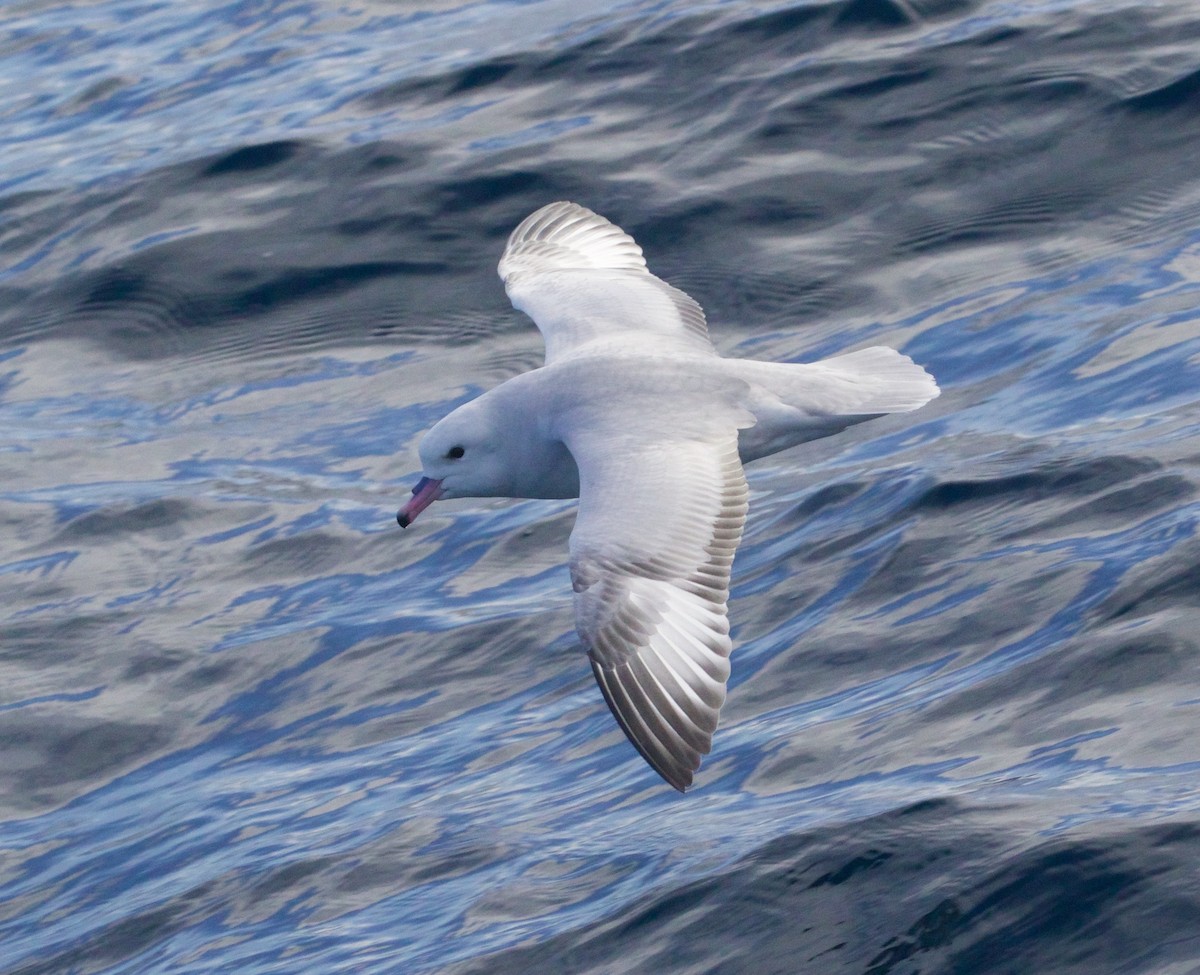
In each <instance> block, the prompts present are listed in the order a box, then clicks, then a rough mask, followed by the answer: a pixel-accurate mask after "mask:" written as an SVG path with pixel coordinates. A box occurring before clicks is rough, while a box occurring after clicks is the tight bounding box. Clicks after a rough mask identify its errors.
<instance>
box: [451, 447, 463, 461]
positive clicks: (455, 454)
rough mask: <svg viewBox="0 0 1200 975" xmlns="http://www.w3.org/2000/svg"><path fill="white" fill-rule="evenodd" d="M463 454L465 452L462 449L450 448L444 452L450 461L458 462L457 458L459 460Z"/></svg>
mask: <svg viewBox="0 0 1200 975" xmlns="http://www.w3.org/2000/svg"><path fill="white" fill-rule="evenodd" d="M465 453H466V450H465V449H464V448H462V447H451V448H450V449H449V450H447V451H446V456H447V457H449V458H450V459H451V460H458V458H460V457H461V456H462V455H463V454H465Z"/></svg>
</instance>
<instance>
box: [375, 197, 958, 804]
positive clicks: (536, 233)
mask: <svg viewBox="0 0 1200 975" xmlns="http://www.w3.org/2000/svg"><path fill="white" fill-rule="evenodd" d="M499 271H500V278H501V279H502V280H503V282H504V287H505V290H506V291H507V292H508V296H509V299H510V300H511V301H512V303H513V306H514V307H516V308H517V309H519V310H520V311H523V312H525V313H526V314H527V315H528V316H529V317H530V318H532V319H533V321H534V323H535V324H536V325H537V327H538V329H539V330H540V331H541V333H542V338H543V340H544V341H545V346H546V358H545V364H544V365H543V366H541V367H540V368H537V369H533V370H531V371H529V372H526V373H523V374H522V375H519V376H516V377H514V378H512V379H510V380H508V381H507V382H505V383H503V384H501V385H500V386H497V387H496V388H495V389H492V390H489V391H488V392H486V393H484V394H483V395H481V396H479V397H478V398H476V399H474V400H472V401H470V402H468V403H466V404H464V405H463V406H460V407H459V408H458V409H456V410H454V411H453V412H452V413H450V414H449V415H448V416H446V417H445V418H443V419H442V420H440V421H439V422H438V423H437V424H435V425H434V426H433V428H432V429H430V430H429V432H428V433H426V434H425V436H424V438H423V439H422V440H421V444H420V456H421V465H422V467H423V474H424V476H423V477H422V478H421V479H420V481H419V482H418V483H417V485H416V487H414V488H413V494H412V497H411V498H410V499H409V501H408V502H407V504H405V505H404V507H402V508H401V509H400V511H399V513H398V514H397V516H396V518H397V521H399V523H400V527H402V528H405V527H407V526H408V525H409V524H410V523H411V522H412V521H413V519H414V518H416V517H417V515H418V514H420V513H421V512H422V511H423V510H424V509H425V508H427V507H428V506H429V505H430V504H431V503H432V502H434V501H436V500H437V499H438V498H470V497H510V498H574V497H578V498H579V510H578V515H577V517H576V520H575V527H574V530H573V531H572V532H571V539H570V545H569V550H570V553H569V554H570V573H571V585H572V588H573V589H574V592H575V600H574V604H575V623H576V628H577V630H578V632H579V636H580V639H581V640H582V641H583V644H584V646H585V647H586V649H587V653H588V657H589V658H590V660H591V664H592V672H593V673H594V674H595V676H596V683H597V684H599V685H600V691H601V692H602V693H603V695H604V700H605V701H606V702H607V703H608V706H609V708H610V709H611V710H612V713H613V716H614V717H615V718H616V719H617V723H618V724H619V725H620V726H621V729H622V730H623V731H624V732H625V734H626V736H627V737H628V738H629V740H630V742H632V743H633V746H634V748H636V749H637V750H638V752H639V753H640V754H641V756H642V757H643V758H644V759H645V760H646V761H647V762H648V763H649V764H650V766H651V767H652V768H653V769H654V770H655V771H656V772H658V774H659V775H661V776H662V777H663V778H664V779H665V780H666V781H667V782H668V783H670V784H671V785H672V786H674V787H675V788H676V789H678V790H679V791H681V792H682V791H684V790H685V789H686V788H687V787H688V786H689V785H691V783H692V778H693V775H694V773H695V772H696V770H697V769H698V768H699V767H700V761H701V758H702V757H703V756H704V755H706V754H708V752H709V751H710V749H711V748H712V736H713V732H714V731H715V730H716V728H717V720H718V717H719V715H720V712H721V706H722V704H724V702H725V685H726V682H727V681H728V679H729V656H730V653H731V651H732V649H733V644H732V642H731V641H730V638H729V619H728V616H727V614H726V604H727V602H728V599H729V575H730V567H731V566H732V564H733V557H734V552H735V551H736V549H737V546H738V543H739V541H740V540H741V537H742V528H743V525H744V524H745V521H746V511H747V501H748V496H749V491H748V489H747V486H746V478H745V475H744V474H743V471H742V467H743V465H744V464H746V463H748V462H750V461H753V460H757V459H758V458H760V457H765V456H767V455H769V454H773V453H775V452H777V451H780V450H784V449H786V448H788V447H793V446H795V445H797V444H800V443H804V442H805V441H808V440H814V439H816V438H818V437H827V436H829V435H831V434H834V433H837V432H838V431H840V430H843V429H845V428H846V427H848V426H850V425H851V424H854V423H860V422H862V421H863V420H869V419H872V418H873V417H877V416H880V415H882V414H885V413H898V412H907V411H909V410H915V409H917V408H918V407H920V406H923V405H924V404H925V403H927V402H929V400H931V399H933V398H934V397H935V396H937V395H938V387H937V384H936V383H935V382H934V380H933V377H932V376H930V375H929V374H928V373H927V372H926V371H925V370H924V369H922V368H921V367H920V366H918V365H916V364H915V363H914V362H913V361H912V360H911V359H909V358H908V357H907V356H905V355H902V354H900V353H899V352H896V351H895V350H893V349H889V348H885V347H882V346H876V347H873V348H868V349H862V350H860V351H858V352H850V353H848V354H845V355H839V356H835V357H833V358H830V359H824V360H822V361H820V362H812V363H776V362H761V361H754V360H750V359H730V358H723V357H722V356H720V355H718V354H717V351H716V350H715V349H714V348H713V345H712V342H711V341H710V340H709V337H708V328H707V325H706V323H705V319H704V312H703V311H702V310H701V309H700V306H699V305H698V304H697V303H696V302H695V301H693V300H692V298H690V297H689V296H688V295H686V294H684V292H682V291H680V290H679V289H678V288H673V287H672V286H671V285H669V284H667V283H666V282H665V281H663V280H661V279H660V278H657V277H655V276H654V275H653V274H651V273H650V272H649V270H648V269H647V268H646V262H645V260H644V258H643V257H642V249H641V248H640V247H639V246H638V245H637V243H635V242H634V240H633V238H632V237H630V236H629V235H628V234H626V233H625V232H624V231H622V230H621V229H620V228H619V227H617V226H615V225H614V224H612V223H610V222H609V221H608V220H606V219H604V218H603V217H601V216H599V215H598V214H596V213H593V212H592V211H591V210H588V209H586V208H584V207H582V206H579V205H577V204H575V203H566V202H559V203H551V204H549V205H547V206H544V207H542V208H541V209H540V210H538V211H536V212H535V213H533V214H531V215H530V216H528V217H527V218H526V219H525V220H523V221H522V222H521V224H520V225H519V226H518V227H517V228H516V230H514V231H513V232H512V235H511V236H510V237H509V240H508V245H507V247H506V248H505V250H504V254H503V256H502V257H501V258H500V267H499Z"/></svg>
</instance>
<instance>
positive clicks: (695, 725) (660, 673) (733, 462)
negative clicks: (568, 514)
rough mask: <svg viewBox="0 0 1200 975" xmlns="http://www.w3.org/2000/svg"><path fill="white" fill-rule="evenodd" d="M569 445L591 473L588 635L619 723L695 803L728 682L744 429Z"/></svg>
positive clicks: (586, 530)
mask: <svg viewBox="0 0 1200 975" xmlns="http://www.w3.org/2000/svg"><path fill="white" fill-rule="evenodd" d="M586 436H587V435H586V434H585V438H586ZM592 436H593V437H595V438H598V437H600V436H601V435H599V434H592ZM567 446H568V447H569V448H570V449H571V450H572V453H573V454H574V455H575V458H576V462H577V463H578V465H579V472H580V495H579V516H578V519H577V521H576V523H575V530H574V531H573V532H572V533H571V581H572V584H573V586H574V589H575V620H576V626H577V628H578V630H579V635H580V637H581V638H582V639H583V642H584V644H585V645H586V646H587V650H588V656H589V657H590V658H591V662H592V670H593V672H594V673H595V675H596V682H597V683H598V684H599V685H600V690H601V691H602V692H603V694H604V699H605V700H606V701H607V702H608V706H609V708H611V709H612V713H613V715H614V716H615V717H616V719H617V722H618V723H619V724H620V726H621V728H622V729H623V730H624V732H625V734H626V735H627V736H628V738H629V740H630V741H631V742H632V743H633V745H634V747H635V748H636V749H637V750H638V751H639V752H640V753H641V755H642V757H643V758H645V760H646V761H647V762H649V763H650V765H651V767H653V768H654V770H655V771H656V772H658V774H659V775H661V776H662V777H663V778H664V779H666V780H667V782H669V783H670V784H671V785H673V786H674V787H675V788H676V789H678V790H680V791H681V792H682V791H683V790H684V789H686V788H687V786H689V785H690V784H691V782H692V775H693V773H694V772H695V771H696V769H697V768H699V767H700V760H701V758H702V757H703V756H704V755H706V754H707V753H708V751H709V750H710V748H711V747H712V736H713V732H714V731H715V730H716V727H717V720H718V716H719V714H720V711H721V705H722V704H723V703H724V702H725V682H726V681H727V680H728V678H729V654H730V651H731V649H732V643H731V642H730V639H729V622H728V619H727V617H726V610H725V607H726V602H727V600H728V598H729V572H730V566H731V565H732V563H733V555H734V550H735V549H736V548H737V545H738V542H739V541H740V540H741V537H742V526H743V524H744V523H745V520H746V508H747V500H748V495H749V492H748V489H747V487H746V479H745V476H744V475H743V473H742V466H741V462H740V460H739V459H738V448H737V431H736V429H734V426H733V424H732V423H731V424H730V425H729V427H728V428H727V429H726V430H725V431H724V433H717V434H715V435H714V434H713V433H712V432H711V431H710V432H709V433H708V434H707V435H705V434H703V433H701V434H696V433H693V435H691V436H687V435H681V436H680V437H679V438H678V439H673V440H672V439H669V438H667V439H661V438H656V439H655V440H654V441H653V442H645V441H641V442H637V443H633V442H629V441H628V440H627V441H626V442H615V443H614V442H613V438H612V437H611V436H610V437H607V438H603V442H598V440H597V439H592V440H590V441H589V440H586V439H585V440H584V442H580V438H578V437H577V438H574V442H568V444H567Z"/></svg>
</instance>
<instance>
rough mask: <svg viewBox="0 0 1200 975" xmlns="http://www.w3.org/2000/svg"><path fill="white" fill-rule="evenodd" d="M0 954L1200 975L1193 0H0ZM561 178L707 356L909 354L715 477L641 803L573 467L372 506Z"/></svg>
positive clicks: (298, 968) (483, 364)
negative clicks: (709, 743) (658, 748)
mask: <svg viewBox="0 0 1200 975" xmlns="http://www.w3.org/2000/svg"><path fill="white" fill-rule="evenodd" d="M0 88H2V90H3V91H4V97H3V98H2V99H0V520H2V523H3V529H2V533H0V540H2V548H0V744H2V747H0V768H2V770H3V774H2V775H0V972H3V973H4V975H34V973H37V975H50V973H56V975H57V973H62V975H67V973H71V975H83V973H88V975H91V973H105V975H117V973H120V975H134V973H137V975H147V973H167V972H170V973H175V975H178V973H186V975H200V973H228V972H237V973H239V975H276V973H279V975H283V973H288V975H292V973H323V975H324V973H372V975H375V973H379V975H385V973H386V975H392V973H396V975H400V973H435V972H436V973H446V975H467V973H485V972H486V973H523V972H571V973H597V975H599V973H611V975H617V973H636V972H656V973H672V975H673V973H709V972H711V973H742V972H745V973H754V975H762V973H809V972H813V973H817V972H819V973H839V975H840V973H862V975H887V973H892V975H916V973H921V975H930V973H959V975H975V973H1030V972H1054V973H1079V975H1103V973H1114V975H1118V973H1119V975H1131V973H1164V975H1166V973H1170V975H1184V973H1192V972H1200V870H1198V869H1197V863H1198V862H1200V744H1198V740H1200V739H1198V734H1200V664H1198V660H1200V541H1198V539H1197V526H1198V524H1200V499H1198V492H1197V485H1198V481H1200V470H1198V468H1200V313H1198V311H1197V309H1198V307H1200V167H1198V166H1197V163H1196V146H1197V145H1200V10H1197V8H1196V7H1195V5H1194V4H1193V3H1192V2H1190V0H1165V2H1158V3H1153V4H1149V3H1143V2H1133V0H834V2H828V0H807V2H792V3H785V2H776V3H751V2H748V0H728V2H700V3H689V2H685V0H655V2H649V0H634V2H626V3H619V4H600V3H582V2H579V0H574V2H565V0H524V2H512V0H480V2H469V3H461V4H460V3H456V2H453V0H451V2H436V0H428V2H422V0H418V2H405V0H394V2H385V0H348V2H345V3H337V4H334V3H320V2H287V0H275V2H269V0H262V2H226V3H222V2H216V0H211V2H209V0H201V2H199V3H195V4H186V5H185V4H170V3H156V2H153V0H73V2H55V0H9V2H7V3H5V4H4V6H3V12H2V14H0ZM555 199H573V200H576V201H578V202H580V203H583V204H585V205H587V206H590V207H592V208H593V209H595V210H597V211H599V212H601V213H603V214H605V215H606V216H608V217H610V218H611V219H613V220H614V221H615V222H617V223H618V224H620V225H621V226H623V227H624V228H625V229H626V230H628V231H629V232H631V233H632V234H633V235H634V236H635V237H636V238H637V239H638V240H639V242H640V243H641V244H642V246H643V248H644V249H645V252H646V255H647V258H648V260H649V263H650V267H651V269H652V270H654V271H655V272H656V273H658V274H659V275H660V276H662V277H664V278H666V279H667V280H669V281H671V282H672V283H674V284H676V285H677V286H679V287H682V288H684V289H685V290H687V291H688V292H689V293H690V294H692V295H693V296H694V297H695V298H696V299H697V300H698V301H699V302H700V303H701V304H702V305H703V306H704V307H705V309H706V311H707V312H708V317H709V322H710V327H711V331H712V333H713V336H714V340H715V341H716V343H717V345H718V348H719V349H720V350H721V351H722V352H723V353H725V354H731V355H744V356H750V357H757V358H764V359H775V360H802V359H810V358H819V357H822V356H826V355H830V354H833V353H836V352H840V351H843V350H850V349H853V348H859V347H863V346H866V345H870V344H890V345H893V346H895V347H897V348H900V349H902V350H903V351H905V352H906V353H908V354H909V355H911V356H912V357H913V358H914V359H916V360H917V361H919V362H921V363H922V364H924V365H925V366H926V367H927V368H928V369H929V370H930V371H931V372H932V373H933V374H934V375H935V376H936V377H937V378H938V380H939V382H940V384H941V386H942V390H943V392H942V395H941V397H940V398H939V399H937V400H936V401H934V402H933V403H932V404H930V405H929V406H928V407H926V408H924V409H923V410H921V411H919V412H917V413H914V414H911V415H907V416H899V417H888V418H884V419H881V420H877V421H873V422H871V423H869V424H864V425H861V426H858V427H855V428H853V429H851V430H850V431H847V432H845V433H843V434H841V435H839V436H838V437H835V438H831V439H828V440H825V441H821V442H818V443H814V444H810V445H808V446H806V447H802V448H799V449H797V450H794V451H791V452H788V453H784V454H780V455H776V456H774V457H772V458H769V459H767V460H765V461H762V462H760V463H758V464H756V465H754V466H752V467H751V468H750V469H749V476H750V485H751V489H752V499H751V514H750V518H749V521H748V524H747V530H746V535H745V540H744V542H743V545H742V547H741V549H740V551H739V554H738V558H737V561H736V563H735V566H734V576H733V588H732V598H731V603H730V616H731V620H732V624H733V636H734V641H735V647H736V649H735V652H734V658H733V667H734V671H733V678H732V681H731V690H730V697H729V703H728V704H727V706H726V709H725V712H724V715H723V720H722V726H721V729H720V730H719V732H718V734H717V737H716V741H715V747H714V750H713V753H712V755H711V756H709V758H708V760H707V761H706V763H705V765H704V766H703V767H702V769H701V772H700V774H699V775H698V777H697V782H696V786H695V787H694V789H693V790H692V791H691V792H689V793H688V794H687V795H679V794H677V793H675V792H674V791H673V790H671V789H670V788H669V787H667V786H666V785H664V784H663V783H662V782H661V781H660V780H659V779H658V778H657V776H656V775H655V774H654V773H653V772H652V771H650V770H649V769H648V768H647V767H646V766H645V764H644V763H643V762H642V761H641V759H639V758H638V757H637V755H636V754H635V753H634V752H633V750H632V749H631V748H630V747H629V746H628V744H627V743H626V742H625V740H624V738H623V736H622V735H621V733H620V732H619V730H618V729H617V728H616V725H615V723H614V722H613V721H612V719H611V718H610V716H609V714H608V712H607V709H606V708H605V706H604V704H603V701H602V700H601V697H600V694H599V692H598V690H597V689H596V687H595V686H594V684H593V681H592V677H591V674H590V669H589V667H588V666H587V663H586V660H585V658H584V656H583V655H582V652H581V650H580V648H579V646H578V643H577V640H576V638H575V636H574V633H573V622H572V616H571V596H570V585H569V580H568V578H567V572H566V567H565V554H566V540H567V536H568V534H569V532H570V529H571V523H572V518H573V506H572V503H570V502H536V501H531V502H519V503H513V502H502V501H490V500H489V501H457V502H443V503H441V504H439V505H438V506H436V507H435V508H434V509H432V510H430V511H428V512H426V514H425V515H423V516H422V518H421V519H420V520H419V521H418V522H417V523H416V525H414V526H413V527H412V528H410V529H409V530H408V531H406V532H403V533H402V532H400V530H399V529H398V528H397V527H396V525H395V522H394V514H395V510H396V508H397V506H398V505H399V504H400V503H401V502H402V501H403V500H404V499H405V498H406V497H407V494H408V489H409V487H410V486H411V484H412V482H413V478H414V477H415V476H416V474H417V473H418V466H419V465H418V461H417V458H416V451H415V444H416V441H417V439H418V437H419V435H420V433H421V432H422V431H423V430H424V429H426V428H427V427H428V426H429V425H430V424H431V423H432V422H433V421H434V420H436V419H437V418H438V417H440V416H441V415H443V414H444V413H445V412H447V411H448V410H449V409H451V408H453V407H454V406H455V405H457V404H459V403H461V402H464V401H465V400H467V399H468V398H470V397H472V396H474V395H477V394H478V393H479V392H480V391H482V390H484V389H487V388H489V387H490V386H492V385H495V384H496V383H498V382H501V381H503V380H504V379H506V378H508V377H510V376H512V375H515V374H517V373H519V372H521V371H524V370H526V369H529V368H532V367H534V366H536V365H537V364H538V363H539V362H540V357H541V343H540V339H539V337H538V335H537V332H536V331H535V330H534V329H533V327H532V326H531V324H530V323H529V322H528V321H527V320H526V319H524V317H523V316H522V315H520V314H519V313H517V312H515V311H514V310H513V309H512V308H511V307H510V306H509V305H508V303H507V300H506V298H505V296H504V292H503V290H502V288H501V286H500V283H499V281H498V280H497V278H496V277H495V264H496V261H497V259H498V257H499V253H500V250H501V248H502V247H503V242H504V240H505V238H506V236H507V234H508V232H509V231H510V230H511V229H512V227H513V226H514V225H515V224H516V223H517V222H518V221H519V220H520V219H521V218H522V217H524V216H525V215H526V214H527V213H529V212H531V211H532V210H534V209H536V208H537V207H539V206H541V205H542V204H544V203H546V202H549V201H551V200H555Z"/></svg>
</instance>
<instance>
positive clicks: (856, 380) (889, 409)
mask: <svg viewBox="0 0 1200 975" xmlns="http://www.w3.org/2000/svg"><path fill="white" fill-rule="evenodd" d="M812 367H813V369H814V371H816V370H817V369H820V370H821V371H823V372H826V371H827V375H828V379H827V382H828V386H829V388H828V390H827V391H826V393H825V395H827V396H829V397H830V398H831V399H832V400H833V401H835V408H834V409H833V410H831V411H830V412H837V413H907V412H909V411H910V410H915V409H917V408H918V407H921V406H924V405H925V404H926V403H928V402H929V401H930V400H931V399H934V398H935V397H936V396H937V395H938V394H939V393H940V392H941V390H939V389H938V385H937V383H936V382H935V381H934V378H933V377H932V376H931V375H929V373H927V372H926V371H925V370H924V369H922V368H921V367H920V366H918V365H917V364H916V363H915V362H913V361H912V359H910V358H909V357H908V356H906V355H904V354H903V353H901V352H897V351H896V350H895V349H889V348H888V347H887V346H886V345H876V346H872V347H871V348H869V349H860V350H859V351H857V352H848V353H847V354H846V355H839V356H835V357H834V358H832V359H824V360H822V361H821V362H814V363H813V364H812Z"/></svg>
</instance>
